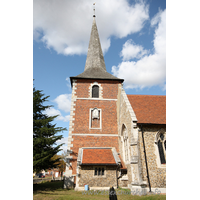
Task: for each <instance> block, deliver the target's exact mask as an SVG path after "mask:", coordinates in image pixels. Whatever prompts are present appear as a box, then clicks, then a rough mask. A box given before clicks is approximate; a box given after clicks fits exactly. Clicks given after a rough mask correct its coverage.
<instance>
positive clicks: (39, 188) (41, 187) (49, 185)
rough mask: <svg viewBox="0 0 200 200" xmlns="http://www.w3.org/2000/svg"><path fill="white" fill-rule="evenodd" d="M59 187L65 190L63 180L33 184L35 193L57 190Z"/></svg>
mask: <svg viewBox="0 0 200 200" xmlns="http://www.w3.org/2000/svg"><path fill="white" fill-rule="evenodd" d="M59 189H60V190H63V181H53V182H51V181H43V182H42V183H38V184H33V194H35V193H40V192H43V191H55V190H59ZM66 190H67V189H66Z"/></svg>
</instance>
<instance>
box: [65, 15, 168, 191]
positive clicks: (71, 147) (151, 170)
mask: <svg viewBox="0 0 200 200" xmlns="http://www.w3.org/2000/svg"><path fill="white" fill-rule="evenodd" d="M93 17H94V18H93V24H92V30H91V35H90V41H89V47H88V53H87V59H86V63H85V69H84V71H83V73H81V74H79V75H77V76H74V77H70V81H71V85H72V99H71V111H70V123H69V136H68V147H67V148H68V150H67V151H68V155H67V157H66V158H67V166H66V172H65V176H66V177H67V178H66V179H65V181H64V187H71V186H74V184H75V189H76V190H84V186H85V185H88V186H89V188H90V189H91V190H101V189H103V190H108V189H109V188H110V186H113V187H114V188H117V187H118V186H120V187H125V188H129V189H131V192H132V194H136V192H138V191H139V192H140V194H145V193H146V192H148V191H149V192H151V191H157V188H159V191H160V192H162V193H165V192H166V96H156V95H126V92H125V90H124V89H123V87H122V83H123V81H124V80H123V79H119V78H117V77H115V76H113V75H111V74H110V73H108V72H107V71H106V66H105V62H104V57H103V52H102V49H101V43H100V39H99V34H98V30H97V25H96V21H95V15H94V16H93Z"/></svg>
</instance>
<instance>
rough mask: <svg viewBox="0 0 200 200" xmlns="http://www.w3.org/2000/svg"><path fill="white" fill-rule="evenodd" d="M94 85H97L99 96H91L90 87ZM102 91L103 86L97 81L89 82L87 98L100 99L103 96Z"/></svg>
mask: <svg viewBox="0 0 200 200" xmlns="http://www.w3.org/2000/svg"><path fill="white" fill-rule="evenodd" d="M94 85H97V86H99V98H94V97H92V87H93V86H94ZM102 93H103V88H102V86H101V84H99V83H97V82H94V83H91V84H90V87H89V98H92V99H102V98H103V94H102Z"/></svg>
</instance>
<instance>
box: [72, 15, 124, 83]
mask: <svg viewBox="0 0 200 200" xmlns="http://www.w3.org/2000/svg"><path fill="white" fill-rule="evenodd" d="M72 78H89V79H112V80H121V81H123V79H119V78H117V77H115V76H113V75H111V74H109V73H108V72H107V71H106V66H105V62H104V57H103V52H102V49H101V43H100V39H99V34H98V30H97V25H96V20H95V15H93V24H92V30H91V35H90V42H89V47H88V54H87V59H86V63H85V69H84V72H83V73H81V74H79V75H78V76H75V77H71V79H72Z"/></svg>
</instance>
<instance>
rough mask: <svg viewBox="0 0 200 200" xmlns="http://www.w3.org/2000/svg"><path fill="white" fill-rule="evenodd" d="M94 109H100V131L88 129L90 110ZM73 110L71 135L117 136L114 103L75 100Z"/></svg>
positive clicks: (115, 103)
mask: <svg viewBox="0 0 200 200" xmlns="http://www.w3.org/2000/svg"><path fill="white" fill-rule="evenodd" d="M95 107H96V108H98V109H101V116H102V129H90V128H89V113H90V108H95ZM74 108H75V115H74V118H75V120H74V121H73V123H74V126H73V128H74V130H73V132H72V133H90V134H93V133H97V134H118V129H117V102H116V101H102V100H82V99H77V100H76V105H75V106H74Z"/></svg>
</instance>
